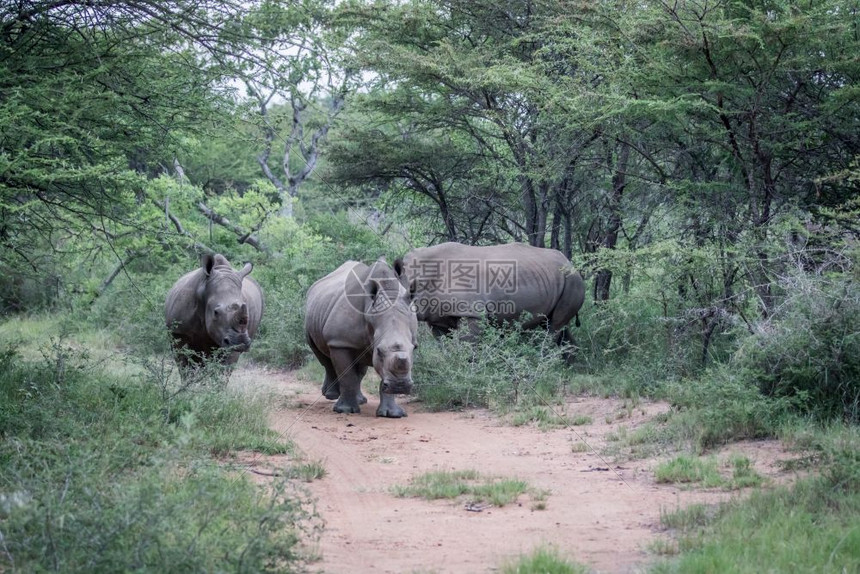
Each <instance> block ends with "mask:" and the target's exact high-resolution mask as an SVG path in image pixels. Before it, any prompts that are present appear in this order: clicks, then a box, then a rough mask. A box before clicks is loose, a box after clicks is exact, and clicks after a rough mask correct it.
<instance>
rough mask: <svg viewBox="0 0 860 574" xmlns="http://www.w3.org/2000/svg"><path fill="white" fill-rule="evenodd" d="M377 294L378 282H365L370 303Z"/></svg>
mask: <svg viewBox="0 0 860 574" xmlns="http://www.w3.org/2000/svg"><path fill="white" fill-rule="evenodd" d="M378 293H379V281H377V280H376V279H370V280H369V281H368V282H367V294H368V295H369V296H370V300H371V301H375V300H376V295H377V294H378Z"/></svg>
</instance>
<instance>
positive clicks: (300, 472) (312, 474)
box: [289, 461, 326, 482]
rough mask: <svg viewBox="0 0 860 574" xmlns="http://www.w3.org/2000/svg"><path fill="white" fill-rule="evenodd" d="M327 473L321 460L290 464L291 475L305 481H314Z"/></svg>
mask: <svg viewBox="0 0 860 574" xmlns="http://www.w3.org/2000/svg"><path fill="white" fill-rule="evenodd" d="M325 475H326V469H325V465H324V464H323V463H322V462H321V461H311V462H303V463H299V464H293V465H292V466H290V471H289V477H290V478H298V479H300V480H303V481H304V482H313V481H315V480H318V479H320V478H323V477H324V476H325Z"/></svg>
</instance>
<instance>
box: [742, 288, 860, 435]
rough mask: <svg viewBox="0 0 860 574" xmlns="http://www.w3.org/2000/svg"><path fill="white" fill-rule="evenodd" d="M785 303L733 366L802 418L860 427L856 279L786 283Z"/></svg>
mask: <svg viewBox="0 0 860 574" xmlns="http://www.w3.org/2000/svg"><path fill="white" fill-rule="evenodd" d="M784 289H785V291H786V292H787V293H788V296H787V297H786V300H785V303H784V304H783V305H781V306H780V308H779V309H778V310H777V312H776V313H775V314H774V316H773V317H770V318H769V319H768V320H767V321H763V322H761V323H760V324H759V325H757V326H756V333H755V334H754V335H753V336H751V337H749V338H748V339H746V340H745V341H744V343H743V345H742V347H741V348H740V350H739V351H738V353H737V355H736V357H735V359H734V364H735V365H736V366H737V368H738V369H740V370H742V371H743V372H744V374H745V376H746V377H747V378H748V379H749V380H750V381H752V382H753V383H754V384H756V385H758V387H759V388H760V389H761V391H762V392H763V393H764V394H765V395H767V396H769V397H775V398H781V397H785V398H789V399H791V400H792V404H793V405H794V406H795V407H796V408H797V409H798V410H799V411H800V412H801V413H803V414H809V415H813V416H816V417H818V418H821V419H825V420H826V419H829V418H832V417H841V418H844V419H845V420H847V421H850V422H854V423H857V422H860V327H858V324H857V317H858V316H860V291H858V290H857V288H856V284H855V282H854V279H853V278H850V277H838V276H837V277H832V278H827V279H815V278H812V277H809V276H797V277H792V278H789V279H786V280H785V281H784Z"/></svg>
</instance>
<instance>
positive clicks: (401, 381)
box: [305, 259, 418, 418]
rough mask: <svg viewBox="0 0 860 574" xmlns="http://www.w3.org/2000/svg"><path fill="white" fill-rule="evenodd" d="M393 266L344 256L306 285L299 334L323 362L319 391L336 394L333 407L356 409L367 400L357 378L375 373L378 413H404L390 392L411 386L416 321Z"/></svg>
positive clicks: (408, 295) (401, 279) (393, 415)
mask: <svg viewBox="0 0 860 574" xmlns="http://www.w3.org/2000/svg"><path fill="white" fill-rule="evenodd" d="M411 302H412V294H411V293H410V291H409V289H408V288H407V286H406V283H405V278H404V277H403V274H402V272H401V270H400V268H399V267H396V268H395V269H392V268H391V267H390V266H389V265H388V264H387V263H386V262H385V261H384V260H382V259H380V260H379V261H377V262H375V263H374V264H373V265H372V266H369V267H368V266H367V265H365V264H364V263H361V262H358V261H347V262H346V263H344V264H343V265H341V266H340V267H338V268H337V269H336V270H334V271H333V272H331V273H330V274H328V275H326V276H325V277H323V278H322V279H320V280H318V281H317V282H316V283H314V284H313V285H311V288H310V289H309V290H308V294H307V302H306V309H305V334H306V337H307V341H308V345H309V346H310V348H311V350H312V351H313V352H314V355H316V357H317V359H318V360H319V362H320V363H321V364H322V366H323V367H324V368H325V380H324V382H323V385H322V393H323V394H324V395H325V397H326V398H327V399H337V402H336V403H335V405H334V411H335V412H338V413H358V412H360V411H361V409H360V407H359V405H361V404H364V403H366V402H367V399H366V398H365V397H364V395H363V394H362V393H361V380H362V378H364V375H365V374H366V373H367V369H368V367H371V366H372V367H373V368H374V369H375V370H376V372H377V373H378V374H379V377H380V379H381V382H380V384H379V407H378V408H377V409H376V415H377V416H380V417H391V418H399V417H405V416H406V411H404V410H403V408H402V407H400V406H399V405H398V404H396V403H395V400H394V395H396V394H401V393H404V394H405V393H409V392H410V391H411V390H412V355H413V351H414V350H415V348H416V346H417V333H418V321H417V320H416V318H415V311H414V309H413V308H412V306H411Z"/></svg>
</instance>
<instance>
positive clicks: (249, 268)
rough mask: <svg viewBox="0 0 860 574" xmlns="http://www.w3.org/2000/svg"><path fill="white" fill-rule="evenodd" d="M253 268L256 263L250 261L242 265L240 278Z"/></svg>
mask: <svg viewBox="0 0 860 574" xmlns="http://www.w3.org/2000/svg"><path fill="white" fill-rule="evenodd" d="M253 268H254V265H253V264H252V263H251V262H250V261H249V262H248V263H245V266H244V267H242V270H241V271H239V279H244V278H245V277H246V276H247V275H248V273H250V272H251V270H252V269H253Z"/></svg>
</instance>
